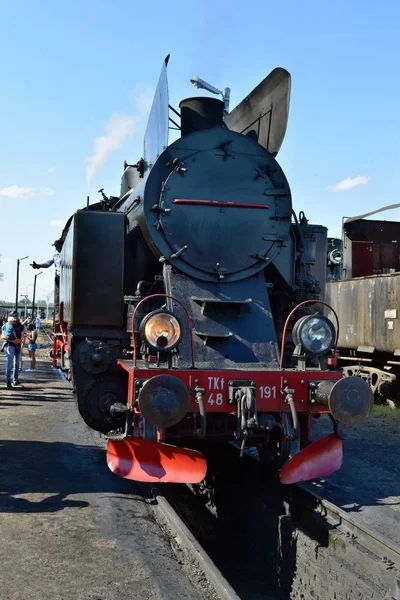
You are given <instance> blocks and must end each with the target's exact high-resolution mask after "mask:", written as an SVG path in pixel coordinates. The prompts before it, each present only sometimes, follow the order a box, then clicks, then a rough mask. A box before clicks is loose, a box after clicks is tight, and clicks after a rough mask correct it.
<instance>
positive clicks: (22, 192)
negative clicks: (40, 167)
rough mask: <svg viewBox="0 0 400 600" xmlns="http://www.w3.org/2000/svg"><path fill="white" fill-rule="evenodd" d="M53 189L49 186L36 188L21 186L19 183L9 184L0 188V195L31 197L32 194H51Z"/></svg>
mask: <svg viewBox="0 0 400 600" xmlns="http://www.w3.org/2000/svg"><path fill="white" fill-rule="evenodd" d="M53 195H54V190H52V189H50V188H44V189H38V188H28V187H21V186H19V185H16V184H14V185H9V186H8V187H4V188H0V196H6V197H7V198H32V197H33V196H53Z"/></svg>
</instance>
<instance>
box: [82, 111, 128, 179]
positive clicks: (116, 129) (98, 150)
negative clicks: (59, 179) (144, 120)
mask: <svg viewBox="0 0 400 600" xmlns="http://www.w3.org/2000/svg"><path fill="white" fill-rule="evenodd" d="M138 122H139V117H138V116H129V115H121V114H120V113H113V114H112V115H111V117H110V119H109V120H108V122H107V124H106V126H105V130H106V134H105V135H100V136H98V137H97V138H95V140H94V143H93V145H94V153H93V154H92V156H88V157H87V158H86V179H87V183H88V185H90V184H91V182H92V179H93V177H94V175H95V173H96V171H97V169H99V167H101V166H102V165H103V164H104V163H105V162H106V160H107V158H108V157H109V156H110V154H111V153H112V152H114V151H115V150H119V148H121V147H122V145H123V143H124V142H125V140H126V139H127V138H128V137H130V136H131V135H132V134H133V133H134V132H135V130H136V128H137V125H138Z"/></svg>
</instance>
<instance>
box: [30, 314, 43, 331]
mask: <svg viewBox="0 0 400 600" xmlns="http://www.w3.org/2000/svg"><path fill="white" fill-rule="evenodd" d="M35 327H36V330H37V332H38V333H40V329H41V327H42V323H41V321H40V319H39V315H37V317H36V319H35ZM28 329H29V328H28Z"/></svg>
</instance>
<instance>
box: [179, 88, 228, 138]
mask: <svg viewBox="0 0 400 600" xmlns="http://www.w3.org/2000/svg"><path fill="white" fill-rule="evenodd" d="M179 108H180V109H181V127H182V131H181V134H182V135H187V134H188V133H193V132H194V131H201V130H203V129H212V128H213V127H218V126H221V125H222V121H223V116H224V103H223V102H222V101H221V100H217V99H216V98H202V97H199V96H197V97H194V98H186V100H182V102H181V103H180V104H179Z"/></svg>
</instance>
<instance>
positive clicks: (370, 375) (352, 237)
mask: <svg viewBox="0 0 400 600" xmlns="http://www.w3.org/2000/svg"><path fill="white" fill-rule="evenodd" d="M342 252H343V264H342V270H341V276H340V278H338V280H336V281H332V280H331V281H328V282H327V284H326V291H325V300H326V302H328V303H329V304H330V305H331V306H332V307H333V308H334V309H335V310H336V312H337V313H338V316H339V322H340V334H339V352H340V364H341V365H342V366H343V369H344V372H345V374H346V375H358V376H361V377H363V378H364V379H366V380H367V381H368V383H369V384H370V386H371V388H372V390H373V392H374V394H375V397H376V398H377V399H380V400H385V401H386V400H389V401H398V400H399V381H400V223H399V222H395V221H377V220H367V219H365V218H362V217H355V218H352V219H348V220H347V221H345V223H344V225H343V239H342Z"/></svg>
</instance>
